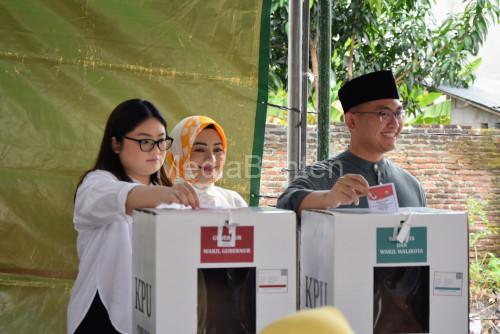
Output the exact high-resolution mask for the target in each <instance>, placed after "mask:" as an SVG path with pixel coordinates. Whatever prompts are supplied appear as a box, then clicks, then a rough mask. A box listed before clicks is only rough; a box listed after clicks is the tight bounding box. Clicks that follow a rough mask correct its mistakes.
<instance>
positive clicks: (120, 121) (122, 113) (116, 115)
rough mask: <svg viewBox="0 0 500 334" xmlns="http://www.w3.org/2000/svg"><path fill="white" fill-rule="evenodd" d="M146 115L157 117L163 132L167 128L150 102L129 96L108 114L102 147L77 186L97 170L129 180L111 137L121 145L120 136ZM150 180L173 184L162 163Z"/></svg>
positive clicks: (159, 183) (119, 178)
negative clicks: (93, 163)
mask: <svg viewBox="0 0 500 334" xmlns="http://www.w3.org/2000/svg"><path fill="white" fill-rule="evenodd" d="M149 118H155V119H157V120H158V121H159V122H160V123H161V124H162V125H163V126H164V127H165V131H167V122H166V121H165V119H164V118H163V116H162V115H161V113H160V111H159V110H158V109H156V107H155V106H154V105H153V104H152V103H151V102H149V101H146V100H140V99H131V100H127V101H124V102H122V103H120V104H119V105H118V106H116V108H115V109H114V110H113V111H112V112H111V115H109V118H108V122H107V123H106V128H105V129H104V136H103V138H102V142H101V148H100V150H99V154H98V155H97V161H96V163H95V166H94V167H93V168H91V169H90V170H88V171H86V172H85V173H84V174H83V176H82V178H81V180H80V182H79V183H78V187H79V186H80V184H81V183H82V181H83V179H84V178H85V176H86V175H87V174H88V173H90V172H92V171H94V170H96V169H102V170H106V171H108V172H110V173H111V174H113V175H114V176H116V178H117V179H118V180H120V181H126V182H132V179H130V177H129V176H128V175H127V174H126V173H125V169H124V168H123V165H122V164H121V162H120V158H119V156H118V154H116V153H115V152H114V151H113V147H112V138H113V137H115V138H116V140H117V141H118V142H119V143H120V144H121V143H122V142H123V137H124V136H125V135H126V134H127V133H129V132H130V131H133V130H134V129H135V128H136V127H137V126H138V125H139V124H141V123H142V122H144V121H145V120H147V119H149ZM151 182H152V183H153V184H157V185H162V186H171V185H172V182H171V181H170V179H169V177H168V175H167V172H166V169H165V167H163V166H162V167H161V168H160V170H159V172H158V173H154V174H152V175H151ZM78 187H77V189H78Z"/></svg>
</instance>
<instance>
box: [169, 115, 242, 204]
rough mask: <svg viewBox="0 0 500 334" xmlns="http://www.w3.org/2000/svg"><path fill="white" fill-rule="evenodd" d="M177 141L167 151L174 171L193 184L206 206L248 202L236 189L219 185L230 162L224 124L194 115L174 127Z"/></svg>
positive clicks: (177, 176)
mask: <svg viewBox="0 0 500 334" xmlns="http://www.w3.org/2000/svg"><path fill="white" fill-rule="evenodd" d="M172 138H173V140H174V143H173V145H172V148H171V150H170V151H168V152H167V165H168V168H169V172H170V175H172V176H173V175H175V176H176V178H177V180H185V181H187V182H189V183H190V184H192V185H193V187H194V189H195V190H196V193H197V194H198V196H199V198H200V204H201V205H202V206H204V207H222V208H238V207H246V206H248V205H247V203H246V202H245V200H244V199H243V198H242V197H241V196H240V195H239V194H238V193H237V192H235V191H232V190H229V189H225V188H222V187H218V186H216V185H215V182H217V181H218V180H220V178H221V177H222V172H223V168H224V164H225V162H226V153H227V139H226V135H225V134H224V130H223V129H222V127H221V126H220V125H219V124H218V123H217V122H215V121H214V120H213V119H211V118H209V117H206V116H190V117H187V118H184V119H183V120H181V121H180V122H179V123H178V124H177V125H176V126H175V127H174V129H173V130H172Z"/></svg>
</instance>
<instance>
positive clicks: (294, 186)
mask: <svg viewBox="0 0 500 334" xmlns="http://www.w3.org/2000/svg"><path fill="white" fill-rule="evenodd" d="M345 174H360V175H362V176H363V177H364V178H365V179H366V181H368V184H369V185H370V186H374V185H378V184H384V183H394V187H395V188H396V194H397V197H398V203H399V206H400V207H423V206H425V205H426V200H425V193H424V190H423V189H422V186H421V185H420V183H419V182H418V180H417V179H416V178H415V177H414V176H413V175H411V174H410V173H408V172H407V171H405V170H404V169H403V168H401V167H399V166H396V165H395V164H393V163H392V162H391V161H389V160H388V159H382V160H380V161H378V162H376V163H373V162H370V161H367V160H364V159H362V158H360V157H357V156H355V155H354V154H352V153H351V152H350V151H349V150H347V151H345V152H343V153H341V154H339V155H338V156H336V157H334V158H332V159H328V160H324V161H319V162H317V163H315V164H314V165H312V166H308V167H307V168H305V170H304V171H303V172H301V173H300V175H299V176H298V177H297V178H296V179H295V180H293V181H292V182H291V184H290V185H289V186H288V188H287V189H286V190H285V192H284V193H283V194H281V196H280V197H279V199H278V205H277V206H278V207H279V208H283V209H291V210H296V209H297V208H298V207H299V206H300V203H301V202H302V200H303V199H304V197H306V196H307V195H308V194H309V193H311V192H312V191H315V190H330V189H331V188H332V187H333V185H334V184H335V182H337V180H338V178H339V177H341V176H342V175H345ZM341 207H342V208H355V207H358V208H367V207H368V202H367V200H366V197H365V196H363V197H361V198H360V200H359V206H355V205H343V206H341Z"/></svg>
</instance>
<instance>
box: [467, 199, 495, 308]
mask: <svg viewBox="0 0 500 334" xmlns="http://www.w3.org/2000/svg"><path fill="white" fill-rule="evenodd" d="M467 211H468V221H469V228H470V229H471V232H470V233H469V247H470V249H471V250H472V252H473V254H474V257H473V259H471V260H470V263H469V284H470V285H469V288H470V294H471V301H472V302H473V303H481V302H482V301H484V300H486V301H487V302H488V303H490V304H491V303H495V302H496V299H495V298H496V294H497V293H499V292H500V289H499V288H500V259H499V258H498V257H497V256H496V255H495V254H494V253H492V252H485V253H483V254H479V252H478V250H477V245H478V242H479V241H480V240H481V239H482V238H484V237H487V236H490V235H493V234H497V233H498V228H494V227H492V226H490V223H489V221H488V217H487V216H486V213H485V211H484V203H482V202H480V201H477V200H475V199H473V198H469V199H468V200H467ZM479 225H481V226H479Z"/></svg>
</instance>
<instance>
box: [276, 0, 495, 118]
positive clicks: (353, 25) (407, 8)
mask: <svg viewBox="0 0 500 334" xmlns="http://www.w3.org/2000/svg"><path fill="white" fill-rule="evenodd" d="M433 4H434V1H433V0H421V1H407V0H367V1H350V0H338V1H333V2H332V59H331V69H332V81H333V83H332V84H331V87H332V92H331V96H332V98H333V99H334V101H335V100H336V99H337V93H336V91H335V87H338V86H340V85H341V84H342V83H344V82H346V81H347V80H349V79H350V78H352V77H355V76H358V75H360V74H363V73H367V72H370V71H374V70H380V69H392V70H393V72H394V74H395V76H396V79H397V82H398V85H399V87H400V90H401V97H402V100H403V101H404V107H405V109H406V111H407V113H408V114H409V115H413V116H414V117H417V115H418V114H420V113H422V112H425V111H427V113H428V114H433V115H431V116H429V117H424V119H421V120H418V121H419V122H422V123H427V122H430V121H431V120H432V119H438V120H441V119H442V118H443V115H444V111H443V110H438V109H443V108H444V109H446V108H448V107H447V106H446V105H443V106H440V107H435V106H430V109H429V108H427V106H428V105H422V104H421V100H422V98H421V96H422V94H427V93H428V89H427V88H426V86H432V87H438V86H439V85H441V84H448V85H453V86H460V87H468V86H469V85H470V84H471V83H472V82H473V81H474V79H475V77H474V71H475V70H476V69H477V67H478V66H479V64H480V60H478V59H477V58H476V55H477V53H478V50H479V48H480V46H481V45H482V44H483V42H484V41H485V39H486V36H487V32H488V28H489V26H491V25H492V24H495V23H497V22H498V20H499V18H500V5H499V0H464V9H463V11H462V12H461V13H458V14H456V15H453V16H450V17H449V18H447V19H446V20H445V21H444V22H443V23H441V24H439V23H437V22H436V20H435V18H434V17H433V14H432V6H433ZM310 5H311V15H310V18H311V27H310V32H311V39H310V64H309V65H310V72H312V73H313V76H312V77H313V78H315V77H317V74H318V68H317V64H318V59H317V54H316V50H317V42H318V39H317V36H318V19H317V17H318V8H319V6H318V1H316V0H311V1H310ZM287 30H288V1H287V0H276V1H274V2H273V4H272V8H271V62H270V78H271V79H270V90H271V91H274V90H276V88H278V87H284V89H285V90H286V85H287V82H286V81H287V78H286V75H287V72H286V63H287ZM424 85H425V86H424ZM311 86H312V89H313V91H315V90H316V89H317V82H315V81H314V82H313V84H312V85H311ZM309 97H310V99H311V100H312V99H314V98H313V93H312V92H311V94H310V96H309ZM313 104H316V103H314V102H313ZM444 121H446V117H445V120H444Z"/></svg>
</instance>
